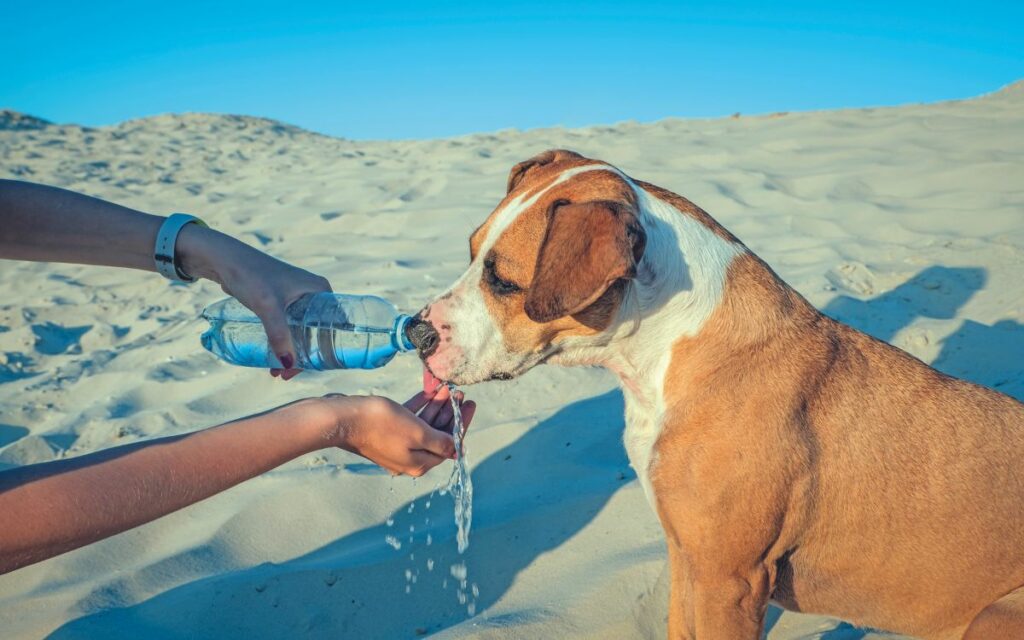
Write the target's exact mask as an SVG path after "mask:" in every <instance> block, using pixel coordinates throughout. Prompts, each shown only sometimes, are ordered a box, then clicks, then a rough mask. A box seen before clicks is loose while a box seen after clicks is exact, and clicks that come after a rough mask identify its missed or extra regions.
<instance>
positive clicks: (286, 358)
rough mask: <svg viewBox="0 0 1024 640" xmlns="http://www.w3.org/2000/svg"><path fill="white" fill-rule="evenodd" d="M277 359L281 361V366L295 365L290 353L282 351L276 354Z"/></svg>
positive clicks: (284, 367) (288, 367)
mask: <svg viewBox="0 0 1024 640" xmlns="http://www.w3.org/2000/svg"><path fill="white" fill-rule="evenodd" d="M277 359H278V360H280V361H281V368H283V369H291V368H292V367H293V366H294V365H295V358H293V357H292V354H290V353H282V354H280V355H278V356H277Z"/></svg>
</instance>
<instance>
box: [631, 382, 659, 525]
mask: <svg viewBox="0 0 1024 640" xmlns="http://www.w3.org/2000/svg"><path fill="white" fill-rule="evenodd" d="M624 395H625V398H626V430H625V433H624V435H623V443H624V444H625V446H626V455H627V456H629V464H630V466H632V467H633V470H634V471H636V475H637V478H639V480H640V485H641V486H642V487H643V488H644V493H645V494H646V495H647V500H648V501H649V502H650V503H651V505H652V506H655V503H654V490H653V488H652V486H651V473H650V472H651V465H652V464H655V463H656V462H657V461H656V460H655V451H654V445H655V444H656V443H657V441H658V435H659V434H660V433H661V423H662V412H661V411H660V407H658V406H656V405H658V404H660V403H654V405H655V406H652V404H651V403H649V402H648V403H645V402H642V401H640V400H638V399H637V398H636V397H634V396H633V394H631V393H630V392H629V391H626V392H625V393H624Z"/></svg>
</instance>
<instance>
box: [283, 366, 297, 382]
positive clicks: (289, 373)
mask: <svg viewBox="0 0 1024 640" xmlns="http://www.w3.org/2000/svg"><path fill="white" fill-rule="evenodd" d="M300 373H302V369H285V370H283V371H282V372H281V379H282V380H291V379H292V378H294V377H295V376H297V375H299V374H300Z"/></svg>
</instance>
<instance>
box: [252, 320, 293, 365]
mask: <svg viewBox="0 0 1024 640" xmlns="http://www.w3.org/2000/svg"><path fill="white" fill-rule="evenodd" d="M256 315H258V316H259V318H260V320H261V321H262V322H263V330H264V331H266V332H267V342H269V343H270V349H271V351H272V352H273V354H274V355H275V356H277V361H278V362H279V363H281V367H280V368H281V369H291V368H292V367H294V366H295V348H294V347H293V346H292V335H291V332H290V331H289V330H288V320H287V318H286V317H285V314H284V308H283V307H281V306H279V305H274V306H271V307H268V308H266V309H263V310H261V311H258V312H257V313H256Z"/></svg>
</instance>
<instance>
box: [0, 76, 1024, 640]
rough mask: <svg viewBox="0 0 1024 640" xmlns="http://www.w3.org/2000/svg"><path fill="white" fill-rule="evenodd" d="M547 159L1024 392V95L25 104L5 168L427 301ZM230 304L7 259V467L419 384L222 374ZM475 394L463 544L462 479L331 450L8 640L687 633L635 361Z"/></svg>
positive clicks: (783, 624)
mask: <svg viewBox="0 0 1024 640" xmlns="http://www.w3.org/2000/svg"><path fill="white" fill-rule="evenodd" d="M550 147H567V148H571V149H575V150H577V151H579V152H581V153H584V154H586V155H589V156H592V157H597V158H602V159H606V160H608V161H611V162H613V163H614V164H616V165H618V166H619V167H620V168H622V169H623V170H625V171H626V172H628V173H630V174H632V175H634V176H636V177H638V178H642V179H644V180H648V181H651V182H654V183H656V184H659V185H661V186H664V187H666V188H669V189H672V190H674V191H677V192H678V193H681V194H683V195H685V196H687V197H689V198H691V199H692V200H694V201H695V202H697V203H698V204H700V205H701V206H703V207H704V208H706V209H707V210H708V211H709V212H711V213H712V215H714V216H716V217H717V218H718V220H720V221H721V222H722V223H723V224H725V225H726V226H727V227H728V228H729V229H731V230H732V231H733V232H734V233H736V234H737V235H738V236H739V237H740V238H741V239H742V240H744V241H745V242H746V243H747V244H748V245H749V246H750V247H751V248H752V249H753V250H754V251H755V252H757V253H758V254H760V255H761V256H762V257H763V258H765V259H766V260H767V261H768V262H769V263H770V264H771V265H772V266H773V267H774V268H775V269H776V270H777V271H778V272H779V273H780V274H781V275H782V276H783V277H784V278H785V279H786V280H787V281H788V282H789V283H791V284H792V285H793V286H794V287H796V288H797V289H798V290H799V291H800V292H802V293H803V294H804V295H805V296H807V297H808V298H809V299H810V300H811V301H812V302H813V303H814V304H815V305H817V306H819V307H820V308H822V309H824V310H826V311H827V312H828V313H830V314H833V315H835V316H837V317H839V318H840V319H842V320H844V321H847V322H849V323H851V324H853V325H854V326H856V327H859V328H861V329H864V330H866V331H868V332H870V333H872V334H874V335H877V336H880V337H882V338H884V339H885V340H888V341H890V342H892V343H893V344H896V345H898V346H899V347H901V348H903V349H906V350H908V351H910V352H911V353H913V354H914V355H916V356H918V357H920V358H922V359H924V360H926V361H928V362H931V363H934V364H935V366H937V367H939V368H940V369H942V370H944V371H947V372H949V373H952V374H955V375H958V376H962V377H965V378H968V379H970V380H974V381H976V382H979V383H981V384H985V385H988V386H991V387H994V388H996V389H999V390H1001V391H1003V392H1005V393H1008V394H1010V395H1013V396H1016V397H1017V398H1021V399H1024V364H1022V363H1024V277H1022V275H1024V84H1021V83H1018V84H1017V85H1013V86H1010V87H1007V88H1005V89H1003V90H1001V91H999V92H996V93H994V94H990V95H986V96H983V97H980V98H976V99H971V100H964V101H955V102H944V103H939V104H927V105H911V106H903V107H898V108H879V109H850V110H843V111H829V112H814V113H800V114H796V113H790V114H782V113H780V114H772V115H767V116H758V117H746V116H740V117H734V118H726V119H719V120H664V121H660V122H656V123H653V124H637V123H631V122H626V123H620V124H617V125H614V126H595V127H589V128H584V129H563V128H553V129H543V130H531V131H514V130H509V131H501V132H497V133H493V134H480V135H469V136H463V137H459V138H453V139H445V140H428V141H404V142H365V141H350V140H343V139H338V138H331V137H326V136H322V135H318V134H315V133H311V132H308V131H304V130H301V129H298V128H295V127H291V126H287V125H283V124H280V123H277V122H273V121H269V120H264V119H259V118H251V117H237V116H222V115H203V114H186V115H163V116H157V117H152V118H145V119H141V120H135V121H130V122H125V123H122V124H119V125H116V126H112V127H104V128H97V129H89V128H83V127H79V126H74V125H56V124H50V123H46V122H44V121H41V120H38V119H34V118H31V117H29V116H23V115H20V114H16V113H13V112H5V113H3V114H2V115H0V177H11V178H18V179H25V180H35V181H40V182H47V183H51V184H55V185H59V186H62V187H67V188H69V189H75V190H78V191H82V192H85V193H89V194H93V195H97V196H101V197H104V198H108V199H111V200H114V201H117V202H120V203H123V204H126V205H129V206H133V207H137V208H140V209H143V210H147V211H152V212H157V213H170V212H172V211H185V212H190V213H194V214H197V215H200V216H202V217H204V218H205V219H206V220H207V221H209V222H210V224H212V225H213V226H215V227H217V228H219V229H221V230H224V231H226V232H228V233H232V234H235V235H237V236H238V237H240V238H242V239H243V240H245V241H247V242H249V243H251V244H253V245H255V246H258V247H260V248H262V249H264V250H265V251H268V252H270V253H272V254H274V255H276V256H279V257H281V258H283V259H285V260H288V261H291V262H294V263H296V264H298V265H301V266H303V267H305V268H307V269H310V270H312V271H315V272H318V273H321V274H323V275H325V276H327V277H328V278H329V279H330V280H331V282H332V283H333V285H334V287H335V289H336V290H339V291H347V292H352V293H373V294H378V295H382V296H385V297H387V298H389V299H391V300H393V301H394V302H395V303H396V304H397V305H399V306H400V307H402V308H405V309H416V308H418V307H419V306H420V305H422V304H423V303H424V302H426V301H427V300H428V299H430V298H431V297H432V296H434V295H436V294H438V293H439V292H441V291H442V290H443V289H444V288H446V287H447V285H448V284H449V283H450V282H451V281H453V280H454V279H455V277H456V276H457V275H458V274H459V273H460V272H461V271H462V270H463V269H464V267H465V266H466V263H467V260H468V243H467V239H468V236H469V233H470V231H471V230H472V229H473V228H474V227H475V226H476V225H477V224H479V223H480V222H481V221H482V220H483V219H484V218H485V217H486V216H487V214H488V213H489V212H490V211H491V210H492V208H493V207H494V205H495V204H496V203H497V202H498V201H499V200H500V198H501V196H502V195H503V192H504V185H505V178H506V175H507V172H508V170H509V168H510V167H511V166H512V165H513V164H514V163H515V162H518V161H520V160H523V159H525V158H528V157H530V156H532V155H534V154H535V153H537V152H539V151H542V150H544V149H547V148H550ZM220 297H222V294H221V293H220V291H219V290H218V288H217V287H216V286H215V285H212V284H210V283H202V284H198V285H195V286H182V285H173V284H170V283H168V282H166V281H163V280H162V279H160V278H159V277H158V276H156V275H153V274H146V273H141V272H131V271H124V270H113V269H104V268H95V267H78V266H67V265H53V264H18V263H13V262H0V465H3V466H4V467H10V466H14V465H23V464H30V463H34V462H42V461H46V460H52V459H56V458H61V457H65V456H75V455H79V454H83V453H87V452H90V451H95V450H97V449H102V448H105V447H110V446H114V445H118V444H123V443H127V442H133V441H137V440H140V439H145V438H150V437H156V436H165V435H169V434H176V433H182V432H185V431H189V430H193V429H197V428H200V427H205V426H209V425H213V424H217V423H219V422H222V421H225V420H228V419H232V418H235V417H238V416H242V415H246V414H249V413H254V412H257V411H260V410H262V409H265V408H268V407H272V406H276V405H278V404H282V403H284V402H287V401H289V400H292V399H294V398H297V397H300V396H312V395H318V394H323V393H326V392H330V391H341V392H347V393H379V394H386V395H389V396H392V397H396V398H398V397H404V396H407V395H409V394H411V393H412V392H414V391H415V389H416V387H417V384H418V381H419V377H418V376H419V366H418V362H417V361H416V359H415V358H412V357H399V358H398V359H396V361H395V362H393V363H392V364H390V365H389V366H388V367H386V368H384V369H382V370H379V371H372V372H336V373H324V374H304V375H302V376H299V378H297V379H296V380H294V381H292V382H290V383H283V382H281V381H279V380H275V379H273V378H271V377H270V376H269V375H267V373H266V372H263V371H258V370H248V369H241V368H233V367H230V366H227V365H224V364H221V363H218V362H217V361H215V360H214V359H213V358H212V357H211V356H209V355H207V354H206V353H205V352H204V351H202V349H201V348H200V346H199V334H200V333H201V331H202V330H203V325H202V322H201V321H200V320H199V319H198V314H199V312H200V310H201V309H202V308H203V307H204V306H205V305H207V304H209V303H211V302H213V301H215V300H217V299H219V298H220ZM468 393H469V394H470V395H471V396H472V397H474V398H476V399H477V400H478V401H479V402H480V411H479V412H478V415H477V420H476V424H475V425H474V429H473V432H472V434H471V435H470V437H469V441H468V447H469V455H470V463H471V466H472V470H473V478H474V484H475V490H476V501H475V507H474V510H475V516H474V528H473V532H472V536H471V538H470V548H469V550H468V551H467V553H466V554H465V555H464V556H461V557H459V556H458V555H457V554H456V552H455V541H454V524H453V522H452V505H451V500H450V498H448V497H440V496H435V497H434V498H433V499H431V500H430V506H429V507H428V506H427V504H426V503H427V499H426V496H428V494H430V492H431V490H432V489H433V488H434V487H436V486H438V485H443V484H444V482H445V481H446V479H447V476H448V474H449V467H448V465H445V466H442V467H440V468H438V469H436V470H434V471H433V472H432V473H430V474H429V475H427V476H426V477H424V478H421V479H419V480H416V481H414V480H412V479H409V478H398V479H391V478H389V477H388V476H387V475H386V474H383V473H382V472H380V471H379V470H377V469H376V468H375V467H373V466H372V465H369V464H367V463H366V462H365V461H363V460H361V459H359V458H357V457H355V456H353V455H350V454H347V453H345V452H342V451H325V452H321V453H318V454H315V455H310V456H306V457H305V458H302V459H300V460H296V461H294V462H292V463H290V464H287V465H285V466H283V467H281V468H280V469H278V470H276V471H274V472H272V473H268V474H266V475H264V476H262V477H260V478H257V479H255V480H252V481H251V482H248V483H246V484H244V485H242V486H239V487H237V488H235V489H232V490H230V491H227V492H225V493H223V494H221V495H219V496H216V497H214V498H212V499H210V500H207V501H205V502H203V503H201V504H198V505H195V506H193V507H190V508H188V509H185V510H182V511H180V512H178V513H175V514H173V515H170V516H168V517H166V518H163V519H161V520H159V521H157V522H153V523H151V524H149V525H146V526H143V527H140V528H138V529H135V530H133V531H129V532H126V533H124V534H122V535H119V536H116V537H114V538H112V539H109V540H106V541H104V542H101V543H99V544H96V545H93V546H91V547H88V548H85V549H81V550H78V551H74V552H71V553H68V554H66V555H64V556H62V557H59V558H56V559H52V560H50V561H47V562H43V563H40V564H38V565H35V566H32V567H28V568H25V569H22V570H19V571H16V572H13V573H11V574H8V575H6V576H2V577H0V629H2V630H3V631H2V635H3V637H5V638H36V637H42V636H47V635H51V636H52V637H55V638H79V637H102V638H121V637H125V638H128V637H131V638H139V637H145V638H197V637H218V638H279V637H310V638H321V637H323V638H346V637H358V638H408V637H416V636H418V635H427V634H436V637H438V638H531V639H532V638H659V637H662V636H663V634H664V627H665V611H666V598H667V595H666V593H667V592H666V570H665V551H664V547H663V540H662V534H661V530H660V527H659V526H658V523H657V521H656V519H655V517H654V515H653V513H652V512H651V509H650V508H649V506H648V504H647V503H646V501H645V499H644V497H643V495H642V490H641V489H640V487H639V485H638V483H637V481H636V476H635V474H634V472H633V470H632V469H631V468H630V467H629V464H628V462H627V460H626V456H625V453H624V451H623V448H622V444H621V432H622V428H623V423H622V397H621V394H620V393H619V392H618V391H617V390H616V387H615V384H614V381H613V379H612V378H611V376H610V375H609V374H607V373H606V372H603V371H600V370H594V369H576V370H574V369H558V368H554V367H541V368H538V369H537V370H534V371H532V372H530V373H529V374H528V375H526V376H524V377H523V378H521V379H519V380H516V381H512V382H507V383H488V384H483V385H478V386H476V387H472V388H469V389H468ZM390 514H395V515H394V518H393V523H392V524H391V525H390V526H388V524H387V522H388V518H389V515H390ZM0 526H2V525H0ZM428 534H429V536H430V542H429V543H428V540H427V535H428ZM387 535H391V536H393V537H394V538H395V540H397V541H398V542H400V543H401V548H400V549H397V550H396V549H394V548H393V547H392V546H391V545H389V544H388V543H387V542H386V541H385V536H387ZM458 563H464V564H465V567H466V570H467V572H468V576H467V583H466V592H467V596H466V597H467V603H466V604H462V603H460V602H459V598H458V595H457V591H458V590H459V586H460V585H459V584H458V580H457V579H456V578H454V577H453V576H452V574H451V571H450V567H451V566H452V565H453V564H458ZM428 565H429V566H430V567H433V568H432V569H429V568H428ZM407 571H408V572H409V573H408V576H409V577H407V574H406V572H407ZM413 579H415V582H413ZM474 584H475V585H476V587H477V590H478V593H479V595H478V596H476V597H475V615H473V616H469V615H468V613H467V605H468V604H469V603H470V602H472V601H473V600H474V597H473V595H472V587H473V585H474ZM406 587H409V589H408V591H409V592H408V593H406ZM769 623H770V624H769V627H770V631H769V633H768V637H769V638H771V639H772V640H781V639H794V638H828V639H830V640H837V639H852V638H862V637H881V636H880V635H876V634H874V633H870V632H867V631H862V630H857V629H854V628H853V627H850V626H849V625H845V624H842V623H839V622H837V621H833V620H829V619H827V618H821V617H814V616H802V615H797V614H793V613H781V614H780V612H779V611H778V610H775V609H773V610H772V611H771V613H770V616H769Z"/></svg>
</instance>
